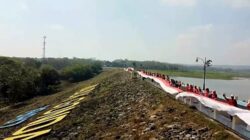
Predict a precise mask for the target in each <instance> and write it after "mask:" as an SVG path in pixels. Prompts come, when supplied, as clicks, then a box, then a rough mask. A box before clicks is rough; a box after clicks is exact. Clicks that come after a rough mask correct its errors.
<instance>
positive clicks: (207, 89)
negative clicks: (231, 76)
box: [204, 88, 209, 97]
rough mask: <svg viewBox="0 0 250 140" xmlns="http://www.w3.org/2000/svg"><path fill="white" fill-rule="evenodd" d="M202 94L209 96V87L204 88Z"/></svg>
mask: <svg viewBox="0 0 250 140" xmlns="http://www.w3.org/2000/svg"><path fill="white" fill-rule="evenodd" d="M204 96H206V97H209V88H206V90H205V93H204Z"/></svg>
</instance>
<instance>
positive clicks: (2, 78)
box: [0, 58, 39, 102]
mask: <svg viewBox="0 0 250 140" xmlns="http://www.w3.org/2000/svg"><path fill="white" fill-rule="evenodd" d="M0 62H1V63H0V95H1V96H2V97H3V98H6V99H8V100H9V101H10V102H16V101H21V100H24V99H28V98H30V97H33V96H34V95H35V93H37V89H38V85H37V80H38V79H39V73H38V71H36V70H35V69H33V68H25V67H24V66H23V65H22V64H21V63H20V62H17V61H14V60H12V59H8V58H0Z"/></svg>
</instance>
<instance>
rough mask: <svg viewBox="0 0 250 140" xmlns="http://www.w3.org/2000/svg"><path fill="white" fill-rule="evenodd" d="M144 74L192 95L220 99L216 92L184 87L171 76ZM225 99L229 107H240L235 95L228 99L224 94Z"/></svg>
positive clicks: (189, 86) (191, 86) (249, 107)
mask: <svg viewBox="0 0 250 140" xmlns="http://www.w3.org/2000/svg"><path fill="white" fill-rule="evenodd" d="M142 72H143V73H145V74H147V75H150V76H155V77H158V78H162V79H165V80H166V81H168V82H169V83H170V85H171V86H173V87H176V88H180V89H183V90H185V91H188V92H192V93H195V94H199V95H202V96H205V97H208V98H211V99H215V100H217V99H218V97H217V93H216V91H215V90H214V91H210V90H209V88H206V89H205V90H204V91H203V90H202V89H201V88H200V87H198V86H195V85H191V84H187V85H186V86H183V83H182V82H181V81H177V80H174V79H170V78H169V76H168V75H165V74H160V73H153V72H147V71H142ZM223 97H224V99H225V101H226V102H227V103H228V104H229V105H232V106H235V107H237V106H238V104H237V99H238V98H237V97H235V96H234V95H231V97H230V98H228V97H226V95H225V94H223ZM247 109H249V110H250V99H249V100H248V104H247Z"/></svg>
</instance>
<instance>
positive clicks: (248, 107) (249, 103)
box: [247, 99, 250, 110]
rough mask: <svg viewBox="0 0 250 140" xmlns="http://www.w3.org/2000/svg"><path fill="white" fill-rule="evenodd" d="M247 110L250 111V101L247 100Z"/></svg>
mask: <svg viewBox="0 0 250 140" xmlns="http://www.w3.org/2000/svg"><path fill="white" fill-rule="evenodd" d="M247 109H248V110H250V99H249V100H248V103H247Z"/></svg>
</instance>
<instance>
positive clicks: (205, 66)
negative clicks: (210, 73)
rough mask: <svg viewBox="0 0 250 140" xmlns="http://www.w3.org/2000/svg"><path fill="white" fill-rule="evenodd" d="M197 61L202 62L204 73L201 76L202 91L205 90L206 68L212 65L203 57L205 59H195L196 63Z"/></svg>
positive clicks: (210, 61)
mask: <svg viewBox="0 0 250 140" xmlns="http://www.w3.org/2000/svg"><path fill="white" fill-rule="evenodd" d="M199 60H201V61H202V62H203V71H204V75H203V80H204V81H203V90H205V89H206V72H207V67H210V66H211V65H212V64H211V63H212V60H207V58H206V57H205V59H202V58H200V57H196V62H198V61H199Z"/></svg>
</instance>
